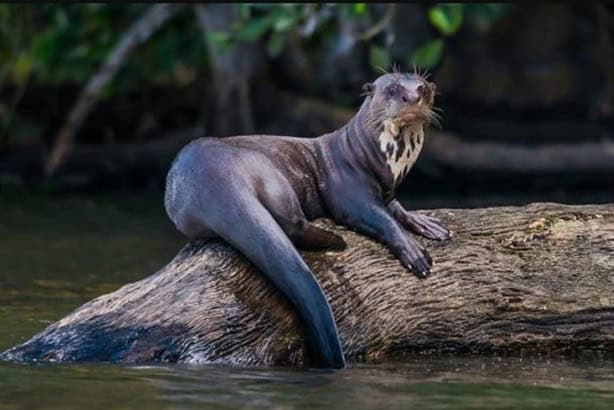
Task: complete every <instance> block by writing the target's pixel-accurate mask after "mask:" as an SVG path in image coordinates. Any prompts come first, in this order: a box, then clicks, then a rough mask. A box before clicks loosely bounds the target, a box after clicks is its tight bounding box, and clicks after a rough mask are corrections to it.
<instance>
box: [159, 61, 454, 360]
mask: <svg viewBox="0 0 614 410" xmlns="http://www.w3.org/2000/svg"><path fill="white" fill-rule="evenodd" d="M363 88H364V91H365V99H364V102H363V104H362V106H361V107H360V109H359V111H358V113H357V114H356V115H355V116H354V117H353V118H352V119H351V120H350V121H349V122H348V123H347V124H345V125H344V126H343V127H341V128H340V129H338V130H336V131H334V132H331V133H328V134H325V135H322V136H320V137H318V138H313V139H303V138H294V137H282V136H270V135H250V136H237V137H228V138H223V139H218V138H199V139H196V140H194V141H192V142H191V143H189V144H188V145H186V146H185V147H184V148H183V149H182V150H181V152H180V153H179V154H178V155H177V158H176V159H175V161H174V162H173V165H172V167H171V169H170V171H169V173H168V176H167V182H166V193H165V207H166V211H167V213H168V215H169V217H170V218H171V220H172V221H173V223H174V224H175V226H176V227H177V229H178V230H179V231H181V232H182V233H183V234H185V235H186V236H188V237H189V238H194V239H195V238H199V239H206V238H213V237H221V238H222V239H224V240H225V241H227V242H228V243H230V244H231V245H232V246H234V247H235V248H237V249H238V250H239V251H241V252H242V253H243V254H244V255H245V256H246V257H247V258H248V259H249V260H250V261H251V262H253V263H254V265H256V266H257V267H258V268H259V269H260V270H261V271H262V272H263V273H264V274H265V275H266V276H267V277H268V278H269V279H270V280H271V281H272V282H273V283H274V284H275V285H276V286H277V288H279V289H280V290H281V292H283V293H284V295H285V296H286V297H287V298H288V299H289V301H290V302H291V303H292V304H293V305H294V306H295V307H296V309H297V311H298V313H299V316H300V317H301V319H302V321H303V322H304V324H305V326H306V331H307V337H308V342H309V343H308V344H309V346H310V349H311V352H310V357H311V358H312V361H313V363H312V365H313V366H316V367H329V368H341V367H344V366H345V358H344V354H343V351H342V349H341V343H340V341H339V336H338V333H337V327H336V324H335V320H334V318H333V315H332V311H331V309H330V306H329V304H328V301H327V299H326V296H325V295H324V293H323V291H322V289H321V287H320V285H319V284H318V283H317V281H316V279H315V277H314V276H313V274H312V273H311V271H310V269H309V267H308V266H307V265H306V264H305V262H304V261H303V259H302V258H301V256H300V254H299V253H298V251H297V249H296V248H295V246H296V247H299V248H327V247H331V248H343V247H345V242H344V241H343V239H342V238H341V237H340V236H338V235H336V234H334V233H332V232H329V231H327V230H324V229H322V228H319V227H317V226H315V225H314V224H312V223H311V222H310V221H311V220H313V219H315V218H319V217H329V218H332V219H333V220H334V221H336V222H337V223H339V224H343V225H346V226H348V227H350V228H352V229H354V230H356V231H358V232H361V233H363V234H365V235H367V236H370V237H372V238H374V239H376V240H378V241H380V242H382V243H383V244H385V245H387V246H388V247H389V248H390V250H391V251H392V252H393V253H394V255H396V257H397V258H398V259H399V260H400V262H401V263H402V264H403V265H404V266H405V267H406V268H407V269H410V270H413V272H414V273H415V274H416V275H417V276H418V277H419V278H424V277H426V276H427V275H428V273H429V271H430V266H431V264H432V260H431V258H430V256H429V254H428V253H427V251H426V250H425V249H424V248H423V247H422V246H421V245H420V244H419V243H418V242H416V240H414V239H413V238H412V237H411V236H410V235H409V234H408V232H407V230H409V231H412V232H414V233H417V234H420V235H423V236H425V237H427V238H430V239H437V240H443V239H447V238H449V237H450V232H449V231H448V229H447V228H446V227H444V226H443V225H442V224H441V223H440V222H439V221H438V220H436V219H434V218H431V217H427V216H423V215H419V214H417V213H413V212H408V211H406V210H405V209H403V207H402V206H401V204H400V203H399V202H398V201H396V200H395V199H394V192H395V189H396V187H397V186H398V185H399V183H400V182H401V181H402V180H403V178H404V177H405V176H407V174H408V172H409V170H410V169H411V167H412V165H413V164H414V162H415V161H416V159H417V157H418V155H419V153H420V150H421V148H422V144H423V142H424V127H425V125H427V124H428V123H429V122H430V121H431V120H432V119H433V117H434V113H433V111H432V109H433V102H434V95H435V85H434V84H433V83H430V82H428V81H427V80H426V79H425V78H423V77H422V76H420V75H418V74H409V73H400V72H394V73H387V74H384V75H382V76H380V77H379V78H377V80H376V81H375V82H373V83H369V84H365V86H364V87H363Z"/></svg>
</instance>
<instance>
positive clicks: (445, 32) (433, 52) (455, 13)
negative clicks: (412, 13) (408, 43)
mask: <svg viewBox="0 0 614 410" xmlns="http://www.w3.org/2000/svg"><path fill="white" fill-rule="evenodd" d="M510 6H511V5H510V4H491V3H478V4H467V3H444V4H439V5H436V6H433V7H431V8H430V9H429V10H428V13H427V14H428V20H429V22H430V23H431V25H432V26H433V27H434V28H436V29H437V31H438V32H439V34H440V35H439V36H438V37H437V38H434V39H432V40H429V41H428V42H427V43H425V44H423V45H422V46H421V47H419V48H418V49H416V50H414V52H413V54H412V56H411V58H410V64H412V65H416V66H418V67H421V68H427V69H432V68H433V67H435V66H436V65H437V64H438V63H439V61H440V60H441V57H442V56H443V53H444V48H445V38H447V37H451V36H453V35H454V34H456V33H457V32H458V31H459V30H460V29H461V28H462V26H463V23H464V22H468V23H469V25H470V26H472V27H473V28H474V29H476V30H477V31H480V32H485V31H488V30H489V29H490V28H491V27H492V25H493V24H495V23H496V22H497V21H498V20H499V19H500V18H501V17H502V16H503V15H504V14H505V12H506V11H507V10H508V9H509V7H510Z"/></svg>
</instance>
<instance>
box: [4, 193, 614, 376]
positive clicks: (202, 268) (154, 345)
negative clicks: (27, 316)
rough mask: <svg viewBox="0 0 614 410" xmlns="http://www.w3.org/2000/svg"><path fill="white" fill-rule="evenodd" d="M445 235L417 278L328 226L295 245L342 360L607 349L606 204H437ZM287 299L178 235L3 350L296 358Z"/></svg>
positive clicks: (610, 219)
mask: <svg viewBox="0 0 614 410" xmlns="http://www.w3.org/2000/svg"><path fill="white" fill-rule="evenodd" d="M426 213H428V214H430V215H433V216H437V217H439V218H441V219H443V220H444V221H445V222H446V223H448V224H449V226H450V227H451V228H452V230H453V232H454V237H453V239H452V240H451V241H449V242H447V243H437V242H432V241H428V240H421V242H422V243H423V244H424V245H425V246H426V247H427V248H428V249H429V251H430V253H431V255H432V256H433V259H434V266H433V273H432V276H431V277H429V278H428V279H426V280H424V281H420V280H418V279H416V278H415V277H414V276H413V275H412V274H411V273H410V272H408V271H406V270H405V269H404V268H403V267H402V266H401V265H400V263H399V262H398V261H397V260H396V259H395V258H394V257H393V256H392V255H391V254H390V252H389V251H388V250H387V249H385V248H384V247H382V246H381V245H379V244H378V243H376V242H374V241H372V240H370V239H368V238H365V237H364V236H361V235H359V234H356V233H354V232H351V231H349V230H347V229H345V228H344V227H340V226H336V225H334V224H332V222H331V221H327V220H321V221H318V222H317V223H318V224H320V225H321V226H327V228H328V229H332V230H333V231H334V232H336V233H337V234H339V235H342V236H343V237H344V239H345V240H346V242H347V243H348V248H347V249H346V250H345V251H326V252H302V254H303V256H304V258H305V260H306V262H307V264H308V265H309V266H310V267H311V268H312V270H313V272H314V273H315V275H316V276H317V278H318V280H319V282H320V283H321V284H322V286H323V288H324V290H325V292H326V294H327V296H328V298H329V301H330V303H331V306H332V309H333V312H334V314H335V318H336V321H337V324H338V328H339V332H340V337H341V340H342V343H343V348H344V351H345V353H346V357H347V358H348V360H349V361H350V362H379V361H383V360H398V359H400V358H402V357H404V356H407V355H414V354H426V353H437V354H440V353H456V354H459V353H472V354H500V355H505V354H540V355H572V354H578V353H580V352H592V353H595V352H596V353H599V354H606V355H612V354H613V353H614V205H611V204H610V205H585V206H567V205H560V204H552V203H539V204H532V205H529V206H526V207H499V208H487V209H454V210H452V209H442V210H436V211H428V212H426ZM303 336H304V335H303V330H302V326H301V323H300V321H299V320H298V319H297V317H296V315H295V313H294V310H293V309H292V307H291V306H290V305H289V304H288V303H287V302H286V300H285V299H284V298H283V297H282V296H281V295H280V294H279V292H277V291H276V290H275V289H274V288H273V287H272V285H270V284H269V283H268V282H267V281H266V280H265V279H264V278H263V277H262V275H260V274H259V273H258V272H257V270H255V268H254V267H253V266H252V265H251V264H250V263H249V262H248V261H247V260H246V259H245V258H244V257H243V256H241V255H240V254H239V253H237V252H236V251H234V250H233V249H232V248H230V247H229V246H227V245H226V244H224V243H222V242H220V241H209V242H206V243H205V242H193V243H191V244H188V245H186V247H184V249H182V250H181V251H180V252H179V254H178V255H177V256H176V257H175V258H174V259H173V260H172V261H171V262H170V263H169V264H168V265H167V266H165V267H164V268H162V269H161V270H160V271H159V272H157V273H155V274H154V275H152V276H149V277H147V278H145V279H143V280H140V281H138V282H135V283H131V284H128V285H125V286H123V287H122V288H120V289H118V290H117V291H115V292H113V293H110V294H107V295H103V296H100V297H98V298H96V299H94V300H92V301H90V302H88V303H86V304H84V305H83V306H81V307H79V308H78V309H77V310H75V311H74V312H72V313H71V314H69V315H68V316H66V317H65V318H63V319H61V320H59V321H58V322H56V323H54V324H52V325H51V326H49V327H48V328H47V329H45V330H43V331H42V332H41V333H39V334H38V335H36V336H34V337H33V338H32V339H30V340H29V341H27V342H25V343H23V344H21V345H18V346H16V347H14V348H12V349H10V350H8V351H6V352H4V353H3V354H2V355H1V356H0V357H1V358H3V359H5V360H13V361H58V362H75V361H114V362H117V361H119V362H133V363H134V362H138V363H141V362H189V363H231V364H240V365H298V366H300V365H304V364H306V363H308V361H309V360H308V359H309V358H308V357H306V353H305V352H306V349H305V345H304V341H303V340H304V337H303Z"/></svg>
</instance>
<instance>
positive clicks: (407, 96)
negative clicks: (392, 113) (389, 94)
mask: <svg viewBox="0 0 614 410" xmlns="http://www.w3.org/2000/svg"><path fill="white" fill-rule="evenodd" d="M420 98H421V96H420V95H419V94H414V93H404V94H403V95H402V96H401V101H403V103H405V104H415V103H417V102H418V101H420Z"/></svg>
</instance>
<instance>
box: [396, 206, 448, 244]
mask: <svg viewBox="0 0 614 410" xmlns="http://www.w3.org/2000/svg"><path fill="white" fill-rule="evenodd" d="M404 222H405V224H404V225H405V226H406V227H407V228H408V229H409V230H411V231H412V232H414V233H415V234H417V235H422V236H424V237H425V238H428V239H433V240H436V241H445V240H448V239H450V238H451V237H452V232H451V231H450V230H449V229H448V228H447V227H446V226H445V225H444V224H443V223H442V222H441V221H440V220H439V219H437V218H434V217H432V216H427V215H421V214H419V213H417V212H407V213H406V214H405V221H404Z"/></svg>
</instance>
